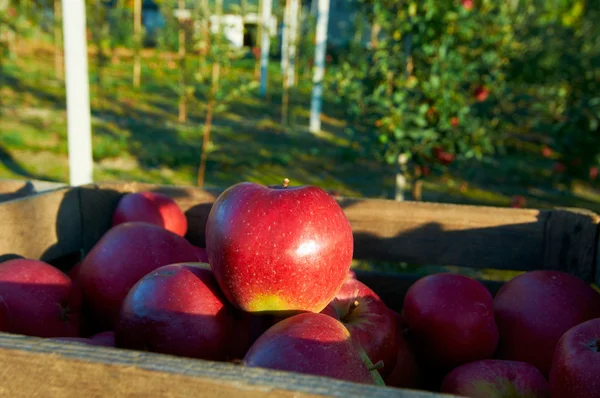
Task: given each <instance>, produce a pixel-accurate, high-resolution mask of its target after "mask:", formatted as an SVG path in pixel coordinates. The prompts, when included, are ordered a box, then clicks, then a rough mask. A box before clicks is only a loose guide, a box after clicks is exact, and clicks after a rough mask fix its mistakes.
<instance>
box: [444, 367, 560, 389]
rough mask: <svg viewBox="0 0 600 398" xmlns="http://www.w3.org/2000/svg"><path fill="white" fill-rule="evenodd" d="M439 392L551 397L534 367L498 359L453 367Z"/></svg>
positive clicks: (544, 382) (543, 379)
mask: <svg viewBox="0 0 600 398" xmlns="http://www.w3.org/2000/svg"><path fill="white" fill-rule="evenodd" d="M441 392H443V393H448V394H455V395H460V396H465V397H472V398H505V397H511V398H519V397H522V398H549V397H550V391H549V387H548V382H547V381H546V379H545V378H544V376H543V375H542V373H541V372H540V371H539V370H538V369H537V368H536V367H535V366H533V365H531V364H529V363H526V362H518V361H503V360H499V359H484V360H480V361H474V362H469V363H467V364H464V365H461V366H459V367H457V368H455V369H454V370H452V371H451V372H450V373H449V374H448V375H447V376H446V377H445V378H444V381H443V382H442V387H441ZM561 396H562V395H561ZM566 396H567V395H564V397H566Z"/></svg>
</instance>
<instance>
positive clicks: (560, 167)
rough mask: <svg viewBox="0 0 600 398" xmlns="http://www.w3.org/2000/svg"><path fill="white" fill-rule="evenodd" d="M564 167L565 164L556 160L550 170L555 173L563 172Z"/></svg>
mask: <svg viewBox="0 0 600 398" xmlns="http://www.w3.org/2000/svg"><path fill="white" fill-rule="evenodd" d="M566 169H567V167H566V166H565V164H564V163H561V162H556V163H554V165H553V166H552V171H553V172H555V173H564V172H565V170H566Z"/></svg>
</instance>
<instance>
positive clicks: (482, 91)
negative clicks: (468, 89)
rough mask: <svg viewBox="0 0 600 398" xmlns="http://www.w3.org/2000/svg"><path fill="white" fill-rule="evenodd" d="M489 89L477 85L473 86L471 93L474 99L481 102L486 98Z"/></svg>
mask: <svg viewBox="0 0 600 398" xmlns="http://www.w3.org/2000/svg"><path fill="white" fill-rule="evenodd" d="M489 93H490V92H489V91H488V89H487V88H486V87H485V86H479V87H476V88H475V91H474V92H473V95H474V96H475V99H476V100H477V101H479V102H483V101H485V100H486V99H487V97H488V95H489Z"/></svg>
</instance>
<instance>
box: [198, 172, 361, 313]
mask: <svg viewBox="0 0 600 398" xmlns="http://www.w3.org/2000/svg"><path fill="white" fill-rule="evenodd" d="M353 245H354V241H353V237H352V228H351V226H350V223H349V221H348V219H347V218H346V215H345V213H344V211H343V210H342V209H341V207H340V206H339V204H338V203H337V202H336V201H335V199H334V198H332V197H331V195H329V194H328V193H327V192H325V191H324V190H322V189H320V188H317V187H314V186H300V187H289V186H288V181H287V179H286V181H285V182H284V185H283V186H279V187H266V186H262V185H259V184H254V183H249V182H244V183H239V184H236V185H234V186H232V187H229V188H228V189H227V190H225V191H224V192H223V193H222V194H221V195H220V196H219V197H218V198H217V200H216V201H215V203H214V204H213V207H212V209H211V211H210V214H209V216H208V221H207V224H206V250H207V251H208V259H209V263H210V265H211V267H212V269H213V271H214V273H215V278H216V279H217V282H218V283H219V285H220V287H221V289H222V290H223V293H224V294H225V296H226V297H227V299H228V300H229V301H230V302H231V303H233V304H234V305H235V306H237V307H238V308H240V309H242V310H244V311H248V312H283V313H288V314H290V315H291V314H292V313H295V312H301V311H311V312H319V311H321V310H323V308H325V306H326V305H327V304H328V303H329V302H330V301H331V300H332V299H333V297H334V296H335V294H336V293H337V291H338V290H339V288H340V286H341V285H342V283H343V282H344V279H345V278H346V275H347V273H348V270H349V269H350V265H351V262H352V254H353Z"/></svg>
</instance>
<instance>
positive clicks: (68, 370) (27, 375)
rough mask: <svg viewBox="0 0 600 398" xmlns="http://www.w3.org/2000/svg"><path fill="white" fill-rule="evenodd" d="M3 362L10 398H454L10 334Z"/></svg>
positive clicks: (2, 337)
mask: <svg viewBox="0 0 600 398" xmlns="http://www.w3.org/2000/svg"><path fill="white" fill-rule="evenodd" d="M0 362H1V363H2V367H0V377H1V378H2V380H3V383H2V384H1V385H0V395H2V396H10V397H45V398H46V397H60V398H75V397H78V396H81V393H82V392H85V395H86V396H87V397H100V396H102V397H104V396H110V397H149V396H160V397H218V398H226V397H235V398H237V397H240V396H243V397H249V398H258V397H261V398H262V397H278V398H279V397H281V398H284V397H286V398H287V397H290V398H291V397H367V396H368V397H382V398H387V397H398V398H435V397H452V395H444V394H436V393H430V392H426V391H416V390H403V389H396V388H392V387H381V386H371V385H364V384H357V383H349V382H343V381H340V380H334V379H329V378H324V377H316V376H310V375H302V374H297V373H290V372H280V371H271V370H266V369H258V368H247V367H244V366H241V365H234V364H231V363H225V362H212V361H203V360H193V359H187V358H181V357H173V356H168V355H162V354H154V353H148V352H139V351H133V350H123V349H114V348H106V347H94V346H88V345H83V344H77V343H70V342H69V343H67V342H55V341H52V340H49V339H40V338H36V337H27V336H21V335H12V334H7V333H0Z"/></svg>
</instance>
